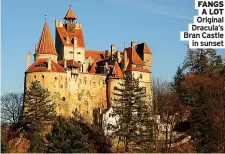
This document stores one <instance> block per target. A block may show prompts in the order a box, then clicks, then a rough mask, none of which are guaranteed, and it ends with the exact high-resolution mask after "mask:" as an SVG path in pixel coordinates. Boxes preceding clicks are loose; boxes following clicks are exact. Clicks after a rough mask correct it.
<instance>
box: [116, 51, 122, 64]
mask: <svg viewBox="0 0 225 154" xmlns="http://www.w3.org/2000/svg"><path fill="white" fill-rule="evenodd" d="M116 58H117V60H118V63H120V61H121V56H120V52H119V51H117V53H116Z"/></svg>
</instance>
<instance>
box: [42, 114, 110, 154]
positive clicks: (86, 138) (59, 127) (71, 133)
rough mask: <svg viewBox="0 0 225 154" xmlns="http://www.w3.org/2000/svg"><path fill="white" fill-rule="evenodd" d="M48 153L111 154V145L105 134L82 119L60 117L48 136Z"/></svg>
mask: <svg viewBox="0 0 225 154" xmlns="http://www.w3.org/2000/svg"><path fill="white" fill-rule="evenodd" d="M46 137H47V140H48V142H49V144H48V148H47V152H54V153H64V152H66V153H87V152H100V153H109V152H110V147H111V146H110V143H109V140H108V139H107V138H106V137H105V136H104V133H103V132H102V131H101V130H99V129H96V128H95V127H94V126H93V125H91V124H87V123H84V121H82V120H80V117H72V118H65V117H58V118H57V120H56V121H55V122H54V123H53V125H52V131H51V133H49V134H47V136H46Z"/></svg>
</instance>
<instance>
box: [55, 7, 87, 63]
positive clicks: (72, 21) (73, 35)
mask: <svg viewBox="0 0 225 154" xmlns="http://www.w3.org/2000/svg"><path fill="white" fill-rule="evenodd" d="M76 19H77V17H76V16H75V14H74V13H73V11H72V8H71V6H70V7H69V10H68V11H67V13H66V15H65V17H64V22H63V21H60V20H56V23H55V24H56V25H55V26H56V37H55V38H56V43H55V44H56V45H55V46H56V49H57V52H58V54H59V60H64V59H67V60H70V59H73V60H75V61H76V62H78V63H80V64H82V65H83V64H84V62H85V44H84V38H83V31H82V24H81V23H79V22H76Z"/></svg>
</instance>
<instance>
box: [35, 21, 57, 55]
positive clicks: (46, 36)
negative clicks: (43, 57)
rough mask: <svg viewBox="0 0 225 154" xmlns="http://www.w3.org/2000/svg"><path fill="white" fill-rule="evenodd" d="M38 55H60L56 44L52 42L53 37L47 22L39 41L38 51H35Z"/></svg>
mask: <svg viewBox="0 0 225 154" xmlns="http://www.w3.org/2000/svg"><path fill="white" fill-rule="evenodd" d="M35 53H36V54H53V55H58V54H57V53H56V50H55V46H54V43H53V41H52V36H51V32H50V28H49V26H48V23H47V22H45V24H44V27H43V30H42V34H41V38H40V40H39V44H38V47H37V50H36V51H35Z"/></svg>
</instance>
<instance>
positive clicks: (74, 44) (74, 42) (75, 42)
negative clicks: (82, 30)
mask: <svg viewBox="0 0 225 154" xmlns="http://www.w3.org/2000/svg"><path fill="white" fill-rule="evenodd" d="M73 47H77V38H76V37H73Z"/></svg>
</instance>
